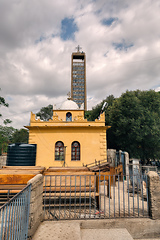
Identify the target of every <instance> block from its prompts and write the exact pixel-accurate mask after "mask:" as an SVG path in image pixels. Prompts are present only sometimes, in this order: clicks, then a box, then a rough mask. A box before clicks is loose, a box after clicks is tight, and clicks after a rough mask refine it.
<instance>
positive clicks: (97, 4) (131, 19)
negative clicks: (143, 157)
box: [0, 0, 160, 128]
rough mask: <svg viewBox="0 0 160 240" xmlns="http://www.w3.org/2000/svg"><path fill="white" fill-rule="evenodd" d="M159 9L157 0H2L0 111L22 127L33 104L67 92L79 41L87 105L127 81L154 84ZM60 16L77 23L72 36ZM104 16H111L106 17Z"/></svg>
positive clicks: (128, 85) (159, 74) (134, 85)
mask: <svg viewBox="0 0 160 240" xmlns="http://www.w3.org/2000/svg"><path fill="white" fill-rule="evenodd" d="M159 11H160V2H159V0H155V1H151V0H142V1H138V0H135V1H126V0H123V1H118V0H117V1H114V4H113V1H111V0H109V1H106V0H98V1H96V0H95V1H92V0H87V1H86V0H80V1H78V0H68V1H66V0H62V1H49V0H45V1H44V0H42V1H38V0H34V1H28V0H24V1H18V0H14V1H11V2H7V1H5V0H2V1H1V3H0V15H1V22H0V53H1V54H0V71H1V75H0V88H1V89H2V91H1V95H2V96H3V97H5V98H6V100H7V101H8V102H9V104H10V107H9V108H3V107H1V109H0V112H1V113H2V114H3V115H4V117H8V116H10V118H11V120H13V123H12V125H13V126H15V127H17V128H21V127H23V125H26V124H28V122H29V118H30V111H31V110H34V109H35V110H36V109H37V111H38V110H39V109H40V108H41V107H43V106H47V105H48V104H54V103H58V102H59V103H60V102H61V101H63V100H65V99H66V97H67V93H68V91H70V85H71V77H70V76H71V73H70V71H71V67H70V66H71V53H72V52H73V51H75V47H76V46H77V45H78V44H80V45H81V46H82V50H83V51H84V52H85V53H86V58H87V92H88V97H89V98H90V100H88V107H89V108H91V107H92V106H94V105H95V104H97V103H98V102H100V101H101V100H102V99H104V98H105V97H106V96H108V95H110V94H113V95H114V96H120V95H121V93H122V92H125V91H126V90H127V89H128V90H135V89H141V90H147V89H155V88H157V89H158V87H159V78H160V68H159V61H160V30H159V22H160V14H159ZM64 18H72V19H74V22H75V23H76V24H77V27H78V31H77V32H75V40H68V41H63V39H61V37H60V34H61V21H62V20H63V19H64ZM110 18H114V19H116V21H113V22H112V24H111V25H104V24H103V20H104V19H110ZM116 44H117V45H116ZM118 44H121V46H122V48H121V49H120V48H118V47H117V48H116V46H118ZM119 46H120V45H119ZM127 46H130V47H128V48H127ZM157 86H158V87H157ZM26 112H27V113H26Z"/></svg>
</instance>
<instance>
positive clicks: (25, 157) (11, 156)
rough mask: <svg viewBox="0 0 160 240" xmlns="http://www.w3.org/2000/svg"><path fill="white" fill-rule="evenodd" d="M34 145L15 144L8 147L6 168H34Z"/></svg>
mask: <svg viewBox="0 0 160 240" xmlns="http://www.w3.org/2000/svg"><path fill="white" fill-rule="evenodd" d="M35 161H36V144H25V143H15V144H10V145H9V146H8V152H7V163H6V165H7V166H35Z"/></svg>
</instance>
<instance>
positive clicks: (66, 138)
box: [26, 46, 109, 168]
mask: <svg viewBox="0 0 160 240" xmlns="http://www.w3.org/2000/svg"><path fill="white" fill-rule="evenodd" d="M71 65H72V66H71V97H69V98H68V100H66V101H65V102H64V103H63V104H62V105H61V107H60V108H59V109H53V117H52V118H51V119H50V120H49V121H42V120H40V119H37V118H36V115H35V114H33V113H31V119H30V125H29V126H26V128H28V129H29V144H36V146H37V154H36V166H44V167H46V168H49V167H62V166H63V167H81V166H83V165H86V164H90V163H93V162H94V161H95V160H96V161H100V160H106V159H107V145H106V130H107V129H108V128H109V126H105V113H102V114H100V117H99V119H95V121H87V119H85V118H84V112H85V110H86V107H87V104H86V67H85V66H86V62H85V53H84V52H80V47H79V46H78V48H77V53H73V54H72V64H71Z"/></svg>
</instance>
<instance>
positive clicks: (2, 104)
mask: <svg viewBox="0 0 160 240" xmlns="http://www.w3.org/2000/svg"><path fill="white" fill-rule="evenodd" d="M0 90H1V88H0ZM1 106H4V107H9V104H8V103H6V101H5V99H4V98H3V97H1V96H0V107H1ZM0 117H2V114H1V113H0ZM11 122H12V121H11V120H10V119H5V120H4V124H5V125H6V124H8V123H11Z"/></svg>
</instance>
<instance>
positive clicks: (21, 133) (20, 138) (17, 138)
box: [11, 128, 29, 143]
mask: <svg viewBox="0 0 160 240" xmlns="http://www.w3.org/2000/svg"><path fill="white" fill-rule="evenodd" d="M28 137H29V133H28V130H26V129H24V128H21V129H20V130H18V129H15V132H14V133H13V134H12V137H11V143H28Z"/></svg>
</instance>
